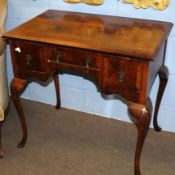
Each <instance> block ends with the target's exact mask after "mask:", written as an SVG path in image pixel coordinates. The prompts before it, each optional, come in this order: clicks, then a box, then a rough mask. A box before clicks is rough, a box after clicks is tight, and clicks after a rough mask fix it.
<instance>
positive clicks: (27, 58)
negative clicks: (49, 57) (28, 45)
mask: <svg viewBox="0 0 175 175" xmlns="http://www.w3.org/2000/svg"><path fill="white" fill-rule="evenodd" d="M26 61H27V64H28V65H31V61H32V56H31V55H29V54H27V55H26Z"/></svg>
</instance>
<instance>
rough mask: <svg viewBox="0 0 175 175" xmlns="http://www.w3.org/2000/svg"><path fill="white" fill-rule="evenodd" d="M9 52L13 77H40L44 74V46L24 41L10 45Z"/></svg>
mask: <svg viewBox="0 0 175 175" xmlns="http://www.w3.org/2000/svg"><path fill="white" fill-rule="evenodd" d="M10 46H11V52H12V60H13V67H14V72H15V73H16V75H15V76H18V77H19V76H20V77H21V78H22V77H23V78H24V77H31V76H35V77H37V75H38V76H39V77H40V76H42V75H44V73H45V67H46V63H47V62H46V61H44V60H45V59H44V58H45V46H43V45H40V44H37V43H32V42H25V41H15V42H12V43H11V45H10Z"/></svg>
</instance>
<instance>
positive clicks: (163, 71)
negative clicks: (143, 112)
mask: <svg viewBox="0 0 175 175" xmlns="http://www.w3.org/2000/svg"><path fill="white" fill-rule="evenodd" d="M168 74H169V72H168V68H167V67H166V66H162V67H161V68H160V70H159V72H158V75H159V79H160V83H159V90H158V94H157V99H156V106H155V112H154V119H153V125H154V129H155V130H156V131H161V128H160V127H159V125H158V122H157V115H158V112H159V107H160V103H161V100H162V96H163V93H164V91H165V87H166V85H167V82H168Z"/></svg>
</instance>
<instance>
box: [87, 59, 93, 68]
mask: <svg viewBox="0 0 175 175" xmlns="http://www.w3.org/2000/svg"><path fill="white" fill-rule="evenodd" d="M92 61H93V59H92V58H91V57H87V58H86V67H87V68H89V67H90V64H91V63H92Z"/></svg>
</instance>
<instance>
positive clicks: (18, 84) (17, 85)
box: [10, 78, 27, 148]
mask: <svg viewBox="0 0 175 175" xmlns="http://www.w3.org/2000/svg"><path fill="white" fill-rule="evenodd" d="M26 86H27V81H26V80H23V79H18V78H14V79H13V80H12V81H11V85H10V91H11V99H12V101H13V103H14V105H15V107H16V110H17V112H18V115H19V118H20V122H21V127H22V131H23V136H22V139H21V141H20V142H19V144H18V148H22V147H24V145H25V143H26V140H27V125H26V121H25V116H24V112H23V108H22V106H21V102H20V98H19V95H20V94H21V93H22V92H23V91H24V89H25V87H26Z"/></svg>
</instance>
